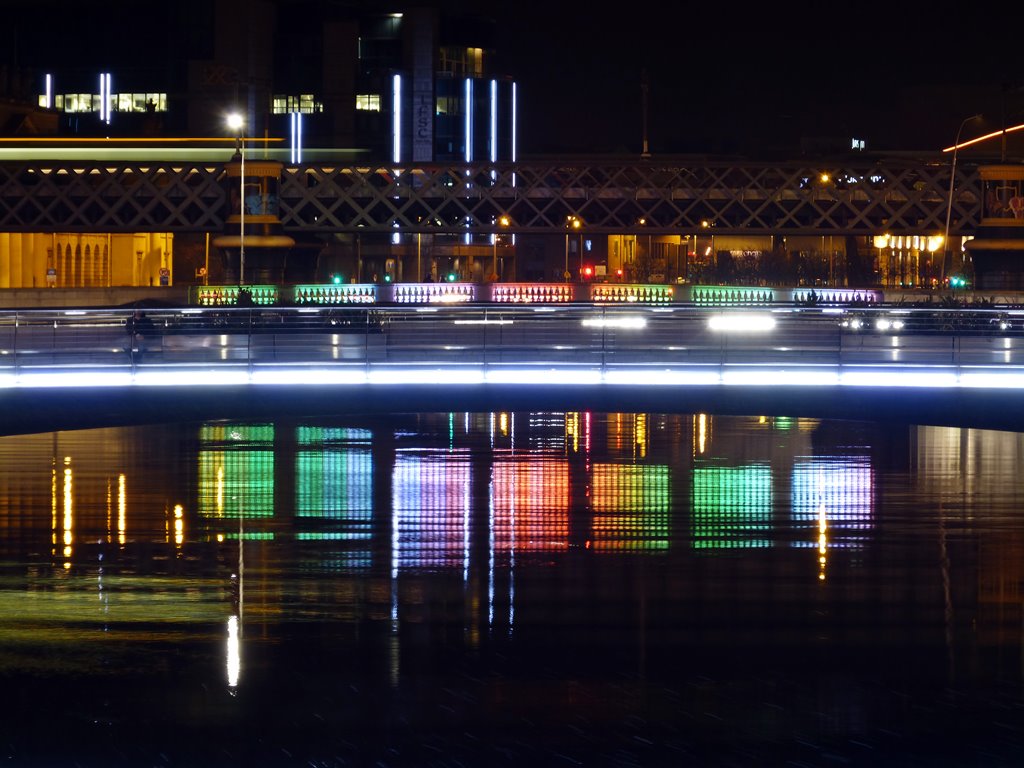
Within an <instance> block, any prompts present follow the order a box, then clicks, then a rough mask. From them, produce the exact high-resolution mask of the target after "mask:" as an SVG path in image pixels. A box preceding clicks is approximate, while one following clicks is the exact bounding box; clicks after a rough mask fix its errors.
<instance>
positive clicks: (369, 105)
mask: <svg viewBox="0 0 1024 768" xmlns="http://www.w3.org/2000/svg"><path fill="white" fill-rule="evenodd" d="M356 109H361V110H363V111H365V112H380V94H379V93H359V94H356Z"/></svg>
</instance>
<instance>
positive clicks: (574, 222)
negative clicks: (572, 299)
mask: <svg viewBox="0 0 1024 768" xmlns="http://www.w3.org/2000/svg"><path fill="white" fill-rule="evenodd" d="M582 224H583V222H581V221H580V220H579V218H578V217H576V216H569V217H568V218H567V219H566V220H565V226H566V227H568V228H569V229H576V230H578V229H579V228H580V226H582ZM582 258H583V254H582V253H580V259H581V260H582ZM581 266H582V263H581ZM562 276H563V277H564V278H565V280H566V282H568V281H569V280H570V278H571V277H572V273H570V272H569V232H568V231H566V233H565V272H564V273H563V274H562Z"/></svg>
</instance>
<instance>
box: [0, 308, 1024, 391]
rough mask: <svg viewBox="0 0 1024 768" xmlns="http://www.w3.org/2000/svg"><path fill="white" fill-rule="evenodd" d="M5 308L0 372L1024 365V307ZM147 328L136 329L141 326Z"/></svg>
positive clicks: (1, 378) (16, 377)
mask: <svg viewBox="0 0 1024 768" xmlns="http://www.w3.org/2000/svg"><path fill="white" fill-rule="evenodd" d="M144 323H145V327H139V326H135V327H134V328H133V321H132V313H131V311H130V310H123V309H90V310H53V309H50V310H17V311H7V312H0V383H3V384H5V385H6V386H11V385H18V384H19V382H20V381H21V380H22V379H23V378H24V377H25V376H27V375H28V374H68V375H69V376H70V377H72V378H70V379H69V380H68V381H66V382H64V383H65V384H68V383H70V384H72V385H73V384H74V383H75V380H74V378H73V377H74V375H75V374H76V373H77V374H81V373H82V372H84V371H89V372H101V371H106V372H128V373H135V372H138V371H148V372H159V371H172V370H175V371H179V372H187V371H189V370H192V371H197V370H203V371H211V370H239V369H243V370H245V371H249V372H251V371H254V370H261V369H262V370H273V369H275V368H281V367H291V368H294V367H301V368H305V369H316V368H327V369H346V368H347V369H356V368H358V369H361V370H364V371H365V370H377V371H392V372H393V371H395V370H398V369H403V370H417V369H418V370H428V369H430V370H440V369H449V370H467V369H478V368H486V369H488V370H502V369H504V370H512V369H517V370H533V371H544V370H547V369H555V368H569V369H578V370H592V371H597V372H605V371H610V370H627V369H628V370H634V371H637V370H640V371H642V370H649V371H654V370H661V371H664V370H672V369H700V368H703V369H707V370H721V369H725V368H729V367H736V368H738V367H755V368H768V367H771V368H775V369H790V370H799V369H801V368H814V367H821V366H826V367H829V368H832V369H837V368H842V367H844V366H845V367H856V366H870V367H874V368H876V369H907V368H908V367H911V368H912V367H936V366H939V367H944V368H947V369H950V368H951V369H958V370H959V369H966V368H973V367H979V368H985V369H993V370H1000V371H1013V370H1014V369H1017V368H1020V367H1021V366H1024V311H1014V310H1007V309H988V308H984V309H970V308H966V309H965V308H954V309H942V308H935V309H931V308H928V309H901V308H899V307H892V306H888V307H863V308H855V309H854V308H828V307H824V308H822V307H800V306H795V305H792V306H773V307H760V308H757V307H751V308H729V307H714V308H711V307H695V306H636V305H630V306H624V305H588V304H572V305H562V306H512V305H508V306H494V305H486V306H481V305H473V304H468V305H457V306H447V305H444V306H429V307H405V306H389V307H380V306H373V307H359V306H351V307H350V306H345V307H288V308H285V307H251V308H244V309H242V308H231V307H229V308H216V309H214V308H209V309H207V308H179V309H160V310H147V311H146V312H145V320H144ZM133 331H134V332H133Z"/></svg>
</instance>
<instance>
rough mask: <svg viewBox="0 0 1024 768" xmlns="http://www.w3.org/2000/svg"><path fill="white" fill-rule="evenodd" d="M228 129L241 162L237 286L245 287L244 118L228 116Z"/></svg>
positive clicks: (236, 114)
mask: <svg viewBox="0 0 1024 768" xmlns="http://www.w3.org/2000/svg"><path fill="white" fill-rule="evenodd" d="M228 128H230V129H231V130H232V131H233V132H234V133H235V136H236V137H237V144H236V147H235V148H236V151H237V152H238V156H239V159H240V160H241V169H240V171H239V173H240V179H241V180H240V183H239V190H238V192H239V209H240V210H239V218H238V284H239V285H245V118H244V117H242V115H240V114H238V113H237V112H232V113H231V114H230V115H228Z"/></svg>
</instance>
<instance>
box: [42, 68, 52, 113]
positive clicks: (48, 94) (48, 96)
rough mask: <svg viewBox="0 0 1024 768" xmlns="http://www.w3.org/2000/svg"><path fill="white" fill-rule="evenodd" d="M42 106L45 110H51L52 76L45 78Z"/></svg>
mask: <svg viewBox="0 0 1024 768" xmlns="http://www.w3.org/2000/svg"><path fill="white" fill-rule="evenodd" d="M43 106H44V107H45V108H46V109H53V75H47V76H46V96H45V101H44V103H43Z"/></svg>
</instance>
